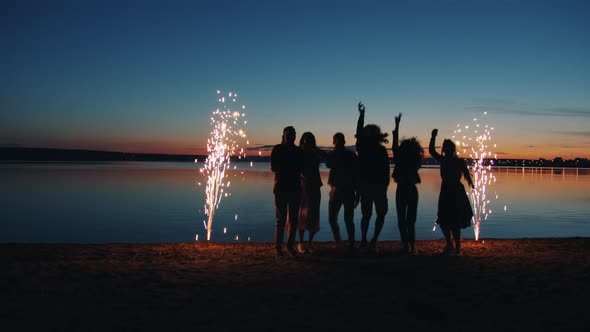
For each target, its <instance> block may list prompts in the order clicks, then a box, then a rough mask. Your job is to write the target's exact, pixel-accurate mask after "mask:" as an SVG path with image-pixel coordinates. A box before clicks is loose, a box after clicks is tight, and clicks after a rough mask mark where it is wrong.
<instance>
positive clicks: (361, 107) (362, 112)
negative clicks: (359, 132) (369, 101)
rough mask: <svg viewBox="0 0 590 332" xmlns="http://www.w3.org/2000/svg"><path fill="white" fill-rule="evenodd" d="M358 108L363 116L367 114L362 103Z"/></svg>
mask: <svg viewBox="0 0 590 332" xmlns="http://www.w3.org/2000/svg"><path fill="white" fill-rule="evenodd" d="M358 108H359V112H360V113H361V114H365V105H363V103H362V102H359V105H358Z"/></svg>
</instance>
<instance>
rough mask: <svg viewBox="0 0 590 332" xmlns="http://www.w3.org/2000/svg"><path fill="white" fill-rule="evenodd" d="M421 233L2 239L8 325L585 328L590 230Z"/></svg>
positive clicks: (3, 315)
mask: <svg viewBox="0 0 590 332" xmlns="http://www.w3.org/2000/svg"><path fill="white" fill-rule="evenodd" d="M443 245H444V244H443V241H441V240H439V241H419V242H418V249H419V253H418V255H417V256H413V257H408V256H405V255H401V254H399V250H400V244H399V242H396V241H388V242H383V243H381V244H380V248H381V254H380V255H378V256H374V255H369V254H368V253H363V252H357V253H356V254H354V255H347V253H346V250H345V248H344V247H340V246H338V245H336V244H335V243H333V242H325V243H318V244H317V245H316V252H315V253H314V254H312V255H305V256H304V257H302V258H300V259H293V258H290V257H284V258H280V259H277V258H276V257H275V255H274V250H273V245H272V244H263V243H248V244H214V243H203V242H199V243H189V244H146V245H144V244H129V245H128V244H109V245H61V244H56V245H53V244H51V245H37V244H34V245H26V244H14V245H13V244H3V245H0V264H1V266H2V267H3V271H2V274H1V277H0V291H1V293H0V294H1V295H2V308H1V311H0V319H1V321H0V327H1V328H2V331H37V330H38V331H148V330H149V331H152V330H153V331H209V330H217V331H228V330H229V331H232V330H233V331H246V330H248V331H274V330H281V331H309V330H324V331H334V330H341V331H369V330H381V331H416V330H418V331H440V330H446V331H507V330H508V331H516V330H518V331H533V330H554V331H557V330H559V331H571V330H586V328H587V327H588V326H589V323H590V315H589V314H588V309H587V307H588V303H589V296H590V284H589V282H590V264H589V263H590V255H589V253H590V238H560V239H515V240H499V239H498V240H495V239H488V240H484V241H481V242H475V241H469V240H466V241H464V242H463V253H462V255H461V256H456V257H455V256H451V257H449V256H440V255H438V254H437V251H438V250H439V249H440V248H442V247H443Z"/></svg>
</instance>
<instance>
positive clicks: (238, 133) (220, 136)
mask: <svg viewBox="0 0 590 332" xmlns="http://www.w3.org/2000/svg"><path fill="white" fill-rule="evenodd" d="M217 94H218V95H221V91H220V90H217ZM228 97H232V98H228V100H227V101H228V102H229V101H231V103H235V102H236V97H237V94H235V93H233V92H230V93H229V94H228ZM218 101H219V103H220V105H219V107H218V108H217V109H216V110H215V111H213V112H212V116H211V118H210V122H211V127H212V130H211V133H210V137H209V139H208V140H207V152H208V153H209V155H208V156H207V160H205V166H204V167H203V168H201V169H200V172H201V173H204V175H205V177H206V179H207V185H206V187H205V197H206V198H205V214H206V215H207V219H208V220H207V224H206V226H205V228H206V229H207V241H209V240H211V231H212V229H213V227H212V226H213V217H214V216H215V211H216V209H217V208H218V207H219V203H220V202H221V198H222V197H228V196H230V195H231V193H229V192H227V189H228V188H229V185H230V182H229V181H226V177H227V174H226V171H227V170H228V169H229V167H230V163H231V157H232V156H234V155H236V154H239V157H240V158H241V157H245V154H244V150H243V149H240V143H239V142H240V141H241V140H242V139H243V138H245V137H246V132H245V131H244V130H243V129H242V128H241V127H242V126H244V125H245V122H246V121H245V120H244V118H245V116H246V114H245V113H241V112H239V111H234V110H232V108H233V107H234V106H233V105H231V104H229V103H228V104H226V98H225V97H221V98H219V99H218ZM237 107H238V106H235V108H237ZM241 107H242V109H244V108H245V106H243V105H242V106H241ZM246 144H248V143H246ZM224 188H225V189H224ZM225 232H226V230H225V229H224V233H225Z"/></svg>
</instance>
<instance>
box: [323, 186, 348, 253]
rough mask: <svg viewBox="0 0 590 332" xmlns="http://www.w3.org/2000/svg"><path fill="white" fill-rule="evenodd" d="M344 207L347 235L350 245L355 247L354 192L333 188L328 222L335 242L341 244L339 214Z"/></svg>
mask: <svg viewBox="0 0 590 332" xmlns="http://www.w3.org/2000/svg"><path fill="white" fill-rule="evenodd" d="M342 205H344V224H345V225H346V233H347V235H348V243H349V245H350V246H353V245H354V190H342V189H340V190H339V189H338V188H336V187H332V190H330V200H329V202H328V221H329V223H330V228H331V229H332V234H333V235H334V241H336V242H339V241H340V240H341V239H342V238H341V236H340V227H338V213H339V212H340V207H341V206H342Z"/></svg>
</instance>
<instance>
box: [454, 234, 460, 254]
mask: <svg viewBox="0 0 590 332" xmlns="http://www.w3.org/2000/svg"><path fill="white" fill-rule="evenodd" d="M453 239H454V240H455V255H459V254H460V253H461V228H457V229H453Z"/></svg>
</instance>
